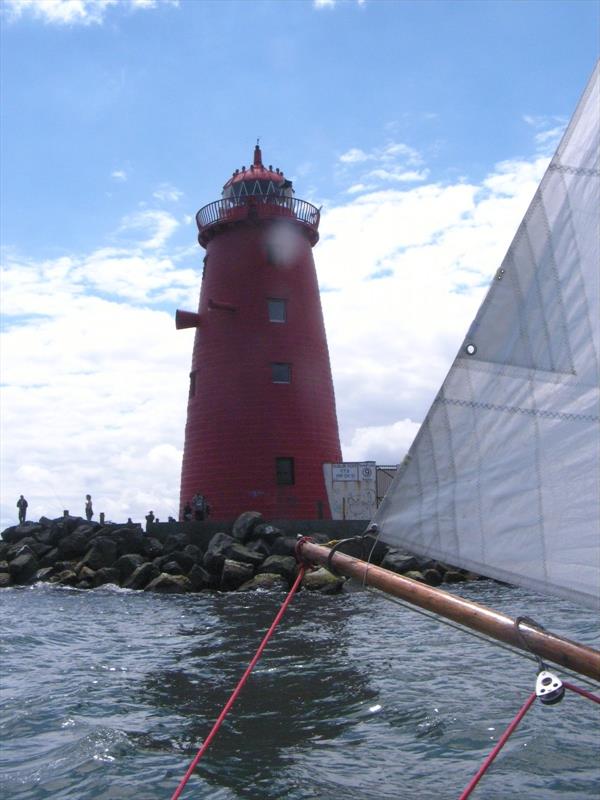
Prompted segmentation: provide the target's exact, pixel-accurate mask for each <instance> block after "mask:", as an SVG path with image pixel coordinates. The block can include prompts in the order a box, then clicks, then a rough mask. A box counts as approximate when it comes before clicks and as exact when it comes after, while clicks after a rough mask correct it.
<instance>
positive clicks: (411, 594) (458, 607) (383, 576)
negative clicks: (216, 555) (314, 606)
mask: <svg viewBox="0 0 600 800" xmlns="http://www.w3.org/2000/svg"><path fill="white" fill-rule="evenodd" d="M298 550H299V553H300V556H301V557H302V559H304V560H306V561H308V562H311V563H316V564H321V565H322V566H324V567H332V568H333V569H334V570H335V571H336V572H339V573H340V574H341V575H346V576H348V577H350V578H356V580H358V581H360V582H361V583H362V584H364V585H365V586H371V587H373V588H376V589H380V590H381V591H382V592H385V593H386V594H389V595H392V596H394V597H399V598H401V599H402V600H404V601H406V602H407V603H411V604H412V605H415V606H419V607H420V608H424V609H427V610H428V611H431V612H433V613H435V614H439V615H440V616H442V617H446V618H447V619H451V620H452V621H453V622H457V623H459V624H460V625H464V626H465V627H467V628H472V629H473V630H475V631H478V632H479V633H483V634H485V635H487V636H490V637H492V638H493V639H497V640H498V641H500V642H504V643H505V644H508V645H511V646H512V647H518V648H519V649H521V650H525V651H526V652H531V653H533V654H535V655H537V656H540V658H542V659H545V660H546V659H547V660H548V661H552V662H553V663H555V664H558V665H560V666H562V667H565V668H567V669H571V670H574V671H575V672H579V673H580V674H581V675H586V676H587V677H589V678H593V679H594V680H596V681H600V652H599V651H598V650H594V649H593V648H591V647H586V646H585V645H581V644H578V643H577V642H573V641H570V640H569V639H564V638H562V637H561V636H557V635H556V634H554V633H550V632H548V631H543V630H540V629H539V628H536V627H534V626H533V625H530V624H528V623H527V622H525V621H522V622H520V623H519V626H518V629H517V625H516V620H514V619H513V618H512V617H508V616H506V615H505V614H501V613H500V612H498V611H494V610H493V609H491V608H487V607H486V606H483V605H480V604H479V603H473V602H471V601H469V600H465V599H463V598H462V597H457V596H456V595H453V594H449V593H448V592H444V591H442V590H441V589H435V588H434V587H432V586H427V585H425V584H423V583H419V581H414V580H412V579H411V578H406V577H404V576H403V575H397V574H396V573H394V572H389V570H386V569H382V568H381V567H376V566H375V565H373V564H367V563H366V562H365V561H361V560H360V559H358V558H353V557H352V556H348V555H346V554H345V553H340V552H339V551H335V552H334V553H333V555H331V551H330V550H329V548H327V547H323V546H322V545H318V544H315V543H314V542H311V541H308V540H301V541H300V543H299V545H298Z"/></svg>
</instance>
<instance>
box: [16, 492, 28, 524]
mask: <svg viewBox="0 0 600 800" xmlns="http://www.w3.org/2000/svg"><path fill="white" fill-rule="evenodd" d="M28 505H29V504H28V502H27V500H25V498H24V497H23V495H21V496H20V497H19V499H18V500H17V508H18V509H19V525H23V523H24V522H25V517H26V516H27V506H28Z"/></svg>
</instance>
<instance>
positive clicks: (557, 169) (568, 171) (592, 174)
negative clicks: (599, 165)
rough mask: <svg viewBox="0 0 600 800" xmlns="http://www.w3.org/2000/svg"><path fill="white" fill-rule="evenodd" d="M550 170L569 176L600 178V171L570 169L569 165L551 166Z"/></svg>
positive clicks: (582, 168) (583, 168)
mask: <svg viewBox="0 0 600 800" xmlns="http://www.w3.org/2000/svg"><path fill="white" fill-rule="evenodd" d="M548 170H549V171H550V170H552V171H553V172H563V173H566V174H567V175H584V176H585V177H586V178H600V169H588V168H587V167H569V166H568V165H567V164H550V166H549V167H548Z"/></svg>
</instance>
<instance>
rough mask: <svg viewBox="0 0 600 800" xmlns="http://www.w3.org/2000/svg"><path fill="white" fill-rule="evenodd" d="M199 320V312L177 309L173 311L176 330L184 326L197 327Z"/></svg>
mask: <svg viewBox="0 0 600 800" xmlns="http://www.w3.org/2000/svg"><path fill="white" fill-rule="evenodd" d="M200 322H201V319H200V314H196V313H195V312H194V311H181V310H180V309H177V311H176V312H175V327H176V328H177V330H178V331H181V330H183V329H184V328H197V327H198V326H199V325H200Z"/></svg>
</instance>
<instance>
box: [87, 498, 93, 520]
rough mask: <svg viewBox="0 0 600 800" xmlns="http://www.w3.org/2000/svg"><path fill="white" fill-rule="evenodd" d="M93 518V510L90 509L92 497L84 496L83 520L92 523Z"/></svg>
mask: <svg viewBox="0 0 600 800" xmlns="http://www.w3.org/2000/svg"><path fill="white" fill-rule="evenodd" d="M93 516H94V509H93V508H92V495H91V494H86V496H85V518H86V519H87V521H88V522H91V521H92V517H93Z"/></svg>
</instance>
